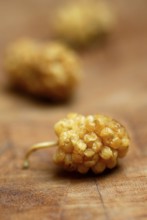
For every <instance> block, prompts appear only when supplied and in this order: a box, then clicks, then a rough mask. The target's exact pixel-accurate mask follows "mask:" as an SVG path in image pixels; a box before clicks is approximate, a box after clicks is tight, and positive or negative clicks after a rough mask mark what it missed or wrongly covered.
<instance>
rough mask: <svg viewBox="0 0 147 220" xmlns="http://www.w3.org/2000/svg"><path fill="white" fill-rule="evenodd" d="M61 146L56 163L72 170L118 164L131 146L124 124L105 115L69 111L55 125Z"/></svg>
mask: <svg viewBox="0 0 147 220" xmlns="http://www.w3.org/2000/svg"><path fill="white" fill-rule="evenodd" d="M55 132H56V134H57V136H58V138H59V142H58V144H59V147H58V149H57V151H56V154H55V156H54V161H55V163H56V164H59V165H60V166H63V167H64V168H65V169H67V170H69V171H78V172H80V173H87V172H88V170H90V169H91V170H92V171H93V172H94V173H101V172H103V171H104V170H105V169H106V168H109V169H112V168H113V167H115V166H116V165H117V161H118V158H121V157H124V156H125V155H126V153H127V151H128V147H129V137H128V134H127V132H126V130H125V128H124V127H123V126H122V125H120V124H119V123H118V122H117V121H115V120H113V119H112V118H110V117H106V116H103V115H89V116H83V115H78V114H70V115H68V116H67V118H65V119H63V120H60V121H59V122H57V123H56V125H55Z"/></svg>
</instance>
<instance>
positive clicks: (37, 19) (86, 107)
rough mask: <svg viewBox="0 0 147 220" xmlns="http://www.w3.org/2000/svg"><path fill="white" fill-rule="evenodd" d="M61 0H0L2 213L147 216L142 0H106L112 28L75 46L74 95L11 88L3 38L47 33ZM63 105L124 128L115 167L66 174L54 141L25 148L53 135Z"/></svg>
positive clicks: (80, 219)
mask: <svg viewBox="0 0 147 220" xmlns="http://www.w3.org/2000/svg"><path fill="white" fill-rule="evenodd" d="M62 2H63V1H57V0H52V1H51V0H50V1H49V0H48V1H47V0H42V1H39V0H25V1H23V0H5V1H3V0H0V58H1V59H0V64H1V65H0V84H1V86H0V219H2V220H17V219H21V220H25V219H27V220H32V219H35V220H40V219H41V220H42V219H43V220H47V219H52V220H58V219H62V220H69V219H70V220H73V219H76V220H88V219H92V220H96V219H99V220H103V219H107V220H115V219H116V220H124V219H125V220H128V219H129V220H137V219H139V220H143V219H144V220H145V219H147V211H146V210H147V147H146V146H147V13H146V10H147V1H146V0H140V1H138V0H132V1H131V0H129V1H128V0H123V1H122V0H111V1H109V2H110V3H112V5H113V6H114V8H115V10H116V13H117V15H118V22H117V28H116V29H115V31H114V33H113V34H112V36H111V37H110V39H109V42H108V43H107V45H105V46H103V47H101V48H100V47H95V48H93V49H88V50H85V51H81V52H80V57H81V61H82V64H83V69H84V75H85V77H84V79H83V81H82V83H81V85H80V87H79V89H78V91H77V95H76V96H75V98H74V99H73V100H72V101H71V102H70V103H67V104H60V105H52V104H50V103H44V102H39V101H36V100H33V99H30V98H28V97H24V96H21V95H19V94H16V93H13V92H12V91H9V90H8V88H7V86H6V84H7V79H6V76H5V73H4V71H3V67H2V64H3V52H4V48H5V46H6V45H7V44H8V43H9V42H11V41H12V40H14V39H16V38H18V37H21V36H30V37H36V38H38V39H49V38H50V37H51V36H52V33H51V31H50V26H49V24H50V16H51V14H52V13H53V9H55V7H56V6H57V5H58V3H62ZM68 112H78V113H82V114H93V113H98V112H99V113H103V114H107V115H111V116H113V117H114V118H116V119H117V120H120V121H121V122H122V123H123V124H124V125H125V126H126V127H127V129H128V130H129V133H130V136H131V147H130V151H129V154H128V155H127V157H126V158H125V159H124V160H122V161H120V165H119V166H118V168H116V169H115V170H113V171H112V172H110V173H105V174H103V175H100V176H95V175H92V174H88V175H84V176H82V175H80V174H70V173H67V172H64V171H62V170H59V168H58V167H56V166H55V165H54V164H53V161H52V156H53V153H54V151H55V149H51V150H50V151H43V152H36V153H35V154H34V155H33V156H32V158H31V168H30V169H29V170H22V169H21V166H22V161H23V156H24V153H25V152H26V150H27V149H28V147H29V146H30V145H31V144H33V143H36V142H40V141H45V140H54V139H55V138H56V137H55V134H54V131H53V126H54V123H55V122H56V121H58V119H60V118H62V117H64V116H65V115H66V114H67V113H68Z"/></svg>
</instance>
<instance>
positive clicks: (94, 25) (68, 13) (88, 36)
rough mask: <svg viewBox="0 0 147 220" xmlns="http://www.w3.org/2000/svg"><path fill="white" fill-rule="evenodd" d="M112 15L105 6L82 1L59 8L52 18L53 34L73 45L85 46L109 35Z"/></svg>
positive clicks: (111, 27) (112, 21)
mask: <svg viewBox="0 0 147 220" xmlns="http://www.w3.org/2000/svg"><path fill="white" fill-rule="evenodd" d="M113 17H114V16H113V14H112V12H111V10H110V8H109V7H108V5H107V4H104V3H103V2H95V1H89V2H88V1H86V2H85V1H83V2H81V1H80V2H76V3H73V4H68V5H66V6H63V7H62V8H60V9H59V10H58V11H57V13H56V15H55V16H54V20H55V21H54V30H55V34H56V35H57V36H58V37H60V38H62V39H63V40H65V41H67V42H69V43H72V44H74V45H83V46H85V45H87V44H89V43H90V42H92V41H93V40H95V39H97V38H99V37H101V38H102V36H105V35H107V34H108V33H110V32H111V31H112V29H113V26H114V18H113Z"/></svg>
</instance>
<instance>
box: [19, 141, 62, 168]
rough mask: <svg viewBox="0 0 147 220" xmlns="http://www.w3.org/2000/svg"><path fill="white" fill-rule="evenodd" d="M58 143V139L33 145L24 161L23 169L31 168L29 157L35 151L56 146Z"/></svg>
mask: <svg viewBox="0 0 147 220" xmlns="http://www.w3.org/2000/svg"><path fill="white" fill-rule="evenodd" d="M57 144H58V142H57V141H50V142H42V143H38V144H35V145H33V146H32V147H31V148H30V149H29V150H28V152H27V153H26V155H25V158H24V162H23V169H28V168H29V165H30V164H29V157H30V155H31V154H32V153H33V152H34V151H37V150H40V149H46V148H50V147H54V146H56V145H57Z"/></svg>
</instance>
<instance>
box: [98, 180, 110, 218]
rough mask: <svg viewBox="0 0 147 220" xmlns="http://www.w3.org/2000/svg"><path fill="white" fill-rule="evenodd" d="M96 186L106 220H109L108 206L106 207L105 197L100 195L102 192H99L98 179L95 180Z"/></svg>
mask: <svg viewBox="0 0 147 220" xmlns="http://www.w3.org/2000/svg"><path fill="white" fill-rule="evenodd" d="M95 185H96V189H97V192H98V195H99V198H100V201H101V204H102V207H103V210H104V214H105V219H106V220H109V216H108V212H107V209H106V206H105V204H104V200H103V197H102V195H101V193H100V190H99V187H98V183H97V180H96V178H95Z"/></svg>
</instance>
